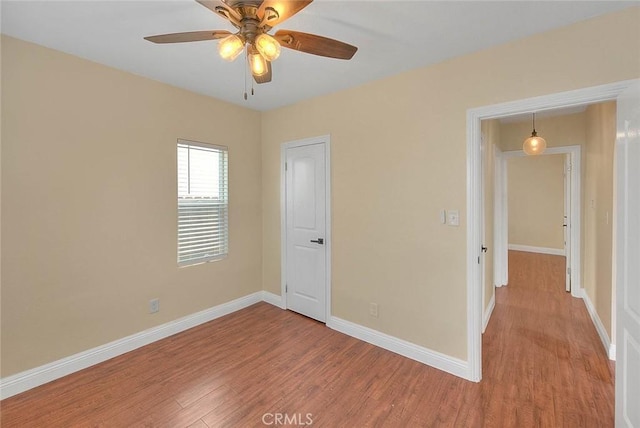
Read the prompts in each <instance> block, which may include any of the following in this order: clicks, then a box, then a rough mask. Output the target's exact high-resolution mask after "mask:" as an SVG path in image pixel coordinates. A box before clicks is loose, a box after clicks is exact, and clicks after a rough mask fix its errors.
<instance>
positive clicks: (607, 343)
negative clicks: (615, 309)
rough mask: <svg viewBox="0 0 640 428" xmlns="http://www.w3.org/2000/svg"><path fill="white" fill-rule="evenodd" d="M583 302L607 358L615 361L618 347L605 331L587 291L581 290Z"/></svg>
mask: <svg viewBox="0 0 640 428" xmlns="http://www.w3.org/2000/svg"><path fill="white" fill-rule="evenodd" d="M580 294H581V295H582V300H583V301H584V305H585V306H586V307H587V312H589V316H590V317H591V321H593V325H594V326H595V327H596V331H597V332H598V336H600V340H601V341H602V345H603V346H604V350H605V351H606V353H607V356H608V357H609V359H610V360H613V361H615V359H616V346H615V345H612V344H611V340H610V339H609V335H608V334H607V330H605V328H604V325H603V324H602V321H601V320H600V317H599V316H598V313H597V312H596V308H595V307H594V306H593V303H591V299H589V295H588V294H587V292H586V290H585V289H584V288H583V289H581V293H580Z"/></svg>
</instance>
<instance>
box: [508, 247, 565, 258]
mask: <svg viewBox="0 0 640 428" xmlns="http://www.w3.org/2000/svg"><path fill="white" fill-rule="evenodd" d="M509 249H510V250H514V251H526V252H527V253H540V254H551V255H554V256H564V248H547V247H533V246H531V245H518V244H509Z"/></svg>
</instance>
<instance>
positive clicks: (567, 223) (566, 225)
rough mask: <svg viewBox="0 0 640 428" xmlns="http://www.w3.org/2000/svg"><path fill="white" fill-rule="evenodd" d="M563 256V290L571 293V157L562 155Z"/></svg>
mask: <svg viewBox="0 0 640 428" xmlns="http://www.w3.org/2000/svg"><path fill="white" fill-rule="evenodd" d="M562 228H563V229H564V255H565V258H566V263H565V290H566V291H567V292H570V291H571V155H570V154H566V155H564V219H563V223H562Z"/></svg>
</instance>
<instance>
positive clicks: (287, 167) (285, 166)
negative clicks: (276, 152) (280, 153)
mask: <svg viewBox="0 0 640 428" xmlns="http://www.w3.org/2000/svg"><path fill="white" fill-rule="evenodd" d="M288 169H289V163H288V162H285V163H284V170H285V171H286V170H288Z"/></svg>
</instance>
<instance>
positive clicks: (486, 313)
mask: <svg viewBox="0 0 640 428" xmlns="http://www.w3.org/2000/svg"><path fill="white" fill-rule="evenodd" d="M495 307H496V293H495V291H494V293H493V296H491V300H489V306H487V307H486V308H485V310H484V313H483V314H482V333H484V332H485V330H486V329H487V325H488V324H489V320H490V319H491V314H492V313H493V309H494V308H495Z"/></svg>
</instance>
